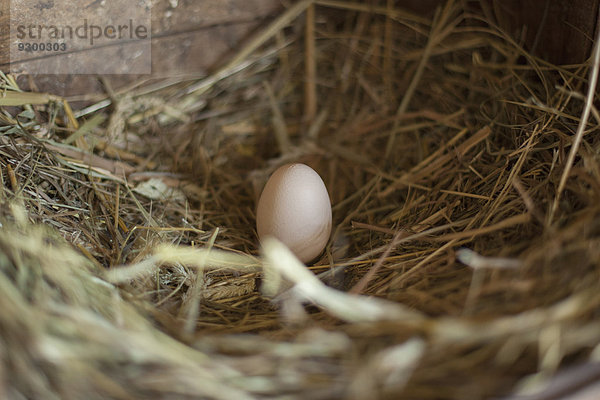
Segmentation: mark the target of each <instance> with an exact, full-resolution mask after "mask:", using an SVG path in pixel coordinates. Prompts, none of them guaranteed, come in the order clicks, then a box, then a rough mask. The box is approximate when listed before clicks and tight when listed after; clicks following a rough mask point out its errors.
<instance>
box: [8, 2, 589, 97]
mask: <svg viewBox="0 0 600 400" xmlns="http://www.w3.org/2000/svg"><path fill="white" fill-rule="evenodd" d="M599 2H600V0H527V1H521V0H481V3H480V4H482V7H481V9H482V10H485V11H486V12H487V14H488V17H491V18H493V19H494V20H495V21H497V23H498V24H499V25H500V26H501V27H502V28H503V29H504V30H505V31H507V32H508V33H510V34H511V35H512V36H513V37H514V38H515V39H516V40H517V41H519V42H522V43H523V45H524V47H525V48H526V49H527V50H528V51H531V52H532V53H534V54H536V55H539V56H541V57H543V58H545V59H546V60H548V61H551V62H553V63H557V64H574V63H581V62H583V61H585V60H586V59H587V58H588V57H589V55H590V52H591V47H592V39H591V38H592V37H593V36H594V32H595V29H596V20H597V14H598V4H599ZM282 3H283V2H282V1H281V0H218V1H216V0H211V1H185V0H160V1H158V2H157V3H156V5H155V8H154V9H153V11H152V35H153V39H152V56H153V57H152V59H153V61H152V69H153V75H154V76H157V77H160V76H173V75H186V74H187V75H189V74H198V75H201V74H203V73H204V72H206V70H207V69H209V68H210V67H211V66H214V65H215V64H216V63H218V62H219V60H221V59H223V58H224V57H226V55H227V54H230V53H231V52H232V51H233V49H235V48H236V47H238V46H239V45H240V43H241V42H242V41H243V40H244V39H245V38H247V37H248V35H249V34H250V33H251V32H253V31H255V30H256V29H259V28H260V27H261V26H264V24H265V23H266V21H268V20H270V19H271V18H273V17H274V16H275V15H277V13H278V12H281V10H282V9H283V6H282ZM397 3H398V4H399V6H401V7H404V8H408V9H410V10H412V11H417V12H420V13H424V14H432V12H433V10H434V9H435V7H436V6H437V5H439V4H442V3H443V0H401V1H398V2H397ZM9 4H10V3H9V0H0V70H2V71H5V72H6V71H8V61H9V58H8V57H9V52H8V48H7V44H8V37H9V30H8V28H9V24H8V9H9ZM471 4H474V3H471ZM107 79H108V80H109V82H110V83H111V85H112V86H114V88H119V87H122V86H123V85H126V84H128V83H130V82H132V81H134V80H135V79H139V77H136V76H126V75H123V76H109V77H108V78H107ZM19 83H20V84H22V85H23V87H24V88H30V87H32V88H33V89H35V90H40V91H48V92H51V93H55V94H59V95H64V96H71V98H72V99H77V98H80V97H81V95H84V94H89V93H102V92H104V90H105V89H104V88H103V87H102V86H101V84H100V82H99V80H98V78H97V77H95V76H88V75H80V76H78V75H70V76H64V75H63V76H61V75H45V76H35V77H33V79H32V77H23V76H22V77H20V79H19Z"/></svg>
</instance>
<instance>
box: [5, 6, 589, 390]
mask: <svg viewBox="0 0 600 400" xmlns="http://www.w3.org/2000/svg"><path fill="white" fill-rule="evenodd" d="M384 3H385V2H384ZM388 3H389V2H388ZM332 10H333V11H332ZM597 56H598V53H596V57H597ZM597 73H598V62H597V61H594V60H592V59H591V60H590V61H589V62H588V63H585V64H583V65H563V66H556V65H551V64H549V63H548V62H545V61H544V60H542V59H539V58H536V57H534V56H533V55H531V54H529V53H528V52H527V51H526V50H525V49H523V48H522V47H521V46H520V45H519V44H518V43H516V42H515V41H514V40H513V39H511V37H510V36H509V35H507V34H505V33H504V32H503V31H502V30H500V29H499V28H498V27H497V26H496V25H495V24H494V22H493V21H492V20H491V19H490V18H487V17H486V16H485V13H482V12H481V11H480V10H477V9H473V8H472V5H469V3H466V2H465V3H462V2H458V3H455V2H452V1H450V2H449V3H447V4H446V5H445V6H444V7H442V8H440V9H439V10H437V12H436V13H435V15H434V16H433V17H432V18H424V17H422V16H417V15H413V14H411V13H409V12H406V11H403V10H402V9H399V8H395V7H391V6H385V5H383V6H377V5H369V6H366V5H360V4H357V3H350V2H341V1H340V2H338V1H325V0H321V1H317V2H316V5H315V4H313V3H312V2H311V1H302V2H298V3H296V4H294V5H293V6H291V7H290V8H289V9H288V10H287V11H285V12H284V13H283V14H282V15H281V16H279V17H278V18H276V19H275V20H274V21H273V22H272V24H271V25H269V26H268V27H266V28H265V29H264V30H263V31H261V32H258V34H257V35H256V36H255V37H254V38H253V39H252V40H250V41H249V42H248V43H247V44H246V45H245V46H244V47H242V48H241V50H240V52H239V53H238V54H237V55H235V56H234V57H232V58H231V59H230V61H229V62H228V63H227V64H224V65H223V66H222V67H220V68H218V69H216V70H215V71H214V72H213V73H212V74H210V75H208V76H206V77H205V78H204V79H201V80H197V79H196V80H179V81H174V80H167V81H165V80H162V81H156V82H151V83H146V84H145V85H142V86H137V87H130V88H128V89H127V90H126V91H121V92H119V91H117V92H115V93H111V95H110V96H109V97H107V98H105V99H99V98H89V99H86V100H87V101H88V104H90V106H89V107H86V108H81V109H79V110H76V111H73V110H72V109H71V107H70V106H69V103H68V102H67V101H66V100H64V99H61V98H59V97H56V96H52V95H48V94H41V93H25V92H22V91H21V90H20V89H19V87H18V85H17V81H16V80H15V78H14V77H12V76H9V75H2V76H1V78H2V84H3V94H2V98H0V104H2V105H3V106H4V107H3V108H2V112H1V115H0V120H1V124H2V127H1V128H0V130H1V131H2V136H1V137H0V166H1V171H2V186H1V190H0V201H1V202H2V204H3V206H2V209H1V211H0V214H1V218H0V221H1V224H2V229H0V249H1V251H0V304H1V308H2V310H3V311H2V314H1V315H0V332H1V333H0V358H1V359H2V367H1V368H0V377H1V382H2V385H0V397H2V398H7V399H42V398H43V399H81V398H85V399H104V398H115V399H131V398H152V399H159V398H160V399H188V398H189V399H195V398H210V399H213V398H214V399H251V398H265V399H266V398H313V399H331V398H348V399H363V398H398V397H402V398H410V399H466V398H468V399H480V398H481V399H483V398H490V397H492V396H515V398H530V399H533V398H556V397H557V396H562V395H564V394H565V393H574V392H576V391H577V390H579V389H580V388H584V389H585V390H593V389H594V388H593V387H592V388H591V389H590V388H589V385H588V384H589V383H590V382H593V381H594V380H596V379H598V376H600V368H599V367H598V365H599V364H598V358H599V357H600V353H599V347H598V344H599V343H600V333H599V332H600V319H599V318H598V315H599V313H600V291H598V279H599V278H600V276H599V275H600V208H599V206H598V205H599V204H600V138H599V137H598V134H597V128H598V124H599V123H600V117H599V115H598V112H597V110H596V108H595V107H594V97H595V95H596V92H595V82H596V78H597ZM291 161H298V162H304V163H306V164H308V165H310V166H312V167H313V168H314V169H315V170H317V171H318V172H319V173H320V175H321V176H322V177H323V179H324V181H325V183H326V185H327V187H328V190H329V194H330V197H331V201H332V205H333V219H334V224H333V227H334V228H333V233H332V238H331V240H330V243H329V244H328V246H327V248H326V250H325V252H324V254H323V255H322V256H321V258H320V259H319V260H317V262H315V263H314V264H312V265H310V266H308V267H306V266H304V265H302V264H301V263H300V262H299V261H298V260H297V259H295V257H294V256H293V255H292V254H291V253H290V252H289V251H288V250H287V249H286V248H285V247H284V246H283V245H281V244H280V243H278V242H276V241H267V242H266V243H263V245H262V247H260V248H259V245H258V243H257V238H256V232H255V228H254V226H255V205H256V200H257V198H258V196H259V194H260V190H261V188H262V185H263V184H264V182H265V181H266V179H267V177H268V176H269V174H270V173H271V172H272V171H273V170H274V169H276V168H277V167H278V166H280V165H282V164H283V163H287V162H291ZM563 371H564V372H563ZM582 371H583V373H582ZM553 378H554V379H553ZM596 390H597V388H596ZM532 393H533V394H532Z"/></svg>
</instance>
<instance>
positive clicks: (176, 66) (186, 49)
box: [0, 0, 282, 99]
mask: <svg viewBox="0 0 600 400" xmlns="http://www.w3.org/2000/svg"><path fill="white" fill-rule="evenodd" d="M9 4H10V3H9V0H0V70H2V71H4V72H8V70H9V52H8V39H9V36H10V31H9V24H8V21H9V15H8V11H9ZM281 10H282V5H281V2H280V1H279V0H218V1H215V0H210V1H206V0H204V1H184V0H179V1H177V0H160V1H158V2H156V3H155V6H154V8H153V9H152V71H153V73H152V75H153V76H154V77H162V76H178V75H202V74H204V73H205V72H206V70H207V69H209V68H210V67H211V66H213V65H214V64H216V63H218V61H219V60H221V59H222V58H224V57H226V55H227V54H229V53H230V52H232V51H233V49H235V48H236V47H237V46H239V45H240V43H241V42H242V41H243V40H244V39H246V38H247V37H248V35H249V34H250V33H251V32H253V31H254V30H256V29H257V28H258V27H260V26H262V25H264V23H265V22H266V21H268V20H271V19H272V18H273V17H274V16H276V15H277V14H278V13H279V12H281ZM140 78H141V77H140V76H132V75H121V76H108V77H106V79H107V80H108V81H109V82H110V84H111V86H113V87H114V88H115V89H117V88H119V87H121V86H123V85H126V84H128V83H131V82H133V81H135V80H137V79H140ZM18 82H19V84H20V85H23V87H25V88H27V87H30V86H31V85H30V84H31V83H33V85H34V89H36V90H40V91H47V92H51V93H54V94H58V95H63V96H69V97H72V98H74V99H77V98H80V97H81V95H85V94H89V93H102V92H104V88H102V86H101V84H100V81H99V80H98V78H97V77H96V76H91V75H37V76H35V77H34V79H33V80H32V79H31V77H26V76H21V77H19V80H18Z"/></svg>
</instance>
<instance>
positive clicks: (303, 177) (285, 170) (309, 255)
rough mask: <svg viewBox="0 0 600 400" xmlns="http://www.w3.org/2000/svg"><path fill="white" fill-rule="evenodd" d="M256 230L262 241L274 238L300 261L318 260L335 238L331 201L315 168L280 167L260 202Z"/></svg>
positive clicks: (266, 187)
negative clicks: (330, 237)
mask: <svg viewBox="0 0 600 400" xmlns="http://www.w3.org/2000/svg"><path fill="white" fill-rule="evenodd" d="M256 230H257V232H258V237H259V239H260V240H261V241H262V240H264V238H265V237H267V236H273V237H275V238H277V239H278V240H279V241H281V242H282V243H283V244H285V245H286V246H287V247H288V248H289V249H290V250H291V251H292V252H293V253H294V254H295V255H296V257H298V259H300V261H302V262H304V263H307V262H309V261H312V260H314V259H315V258H316V257H317V256H318V255H319V254H321V252H322V251H323V249H324V248H325V245H326V244H327V241H328V240H329V235H330V234H331V201H330V200H329V194H328V193H327V188H326V187H325V183H323V180H322V179H321V177H320V176H319V174H317V173H316V172H315V170H313V169H312V168H311V167H309V166H308V165H305V164H300V163H294V164H286V165H283V166H281V167H279V168H278V169H277V170H276V171H275V172H274V173H273V175H271V177H270V178H269V180H268V181H267V184H266V185H265V188H264V189H263V191H262V194H261V195H260V199H259V200H258V207H257V209H256Z"/></svg>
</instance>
